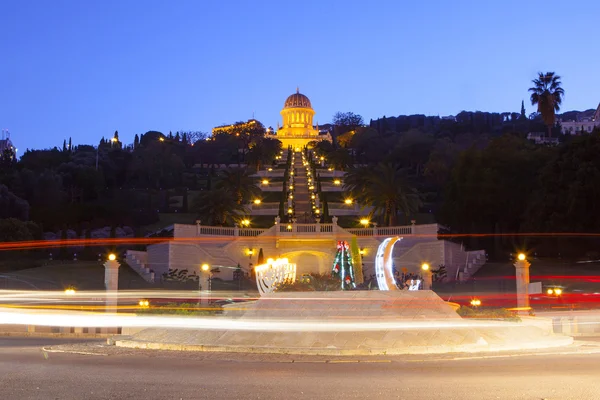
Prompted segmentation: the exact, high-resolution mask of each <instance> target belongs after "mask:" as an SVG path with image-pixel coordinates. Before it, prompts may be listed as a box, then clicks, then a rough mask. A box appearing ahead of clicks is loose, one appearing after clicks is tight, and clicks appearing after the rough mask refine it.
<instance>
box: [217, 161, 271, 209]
mask: <svg viewBox="0 0 600 400" xmlns="http://www.w3.org/2000/svg"><path fill="white" fill-rule="evenodd" d="M215 187H216V188H217V189H223V190H225V191H226V192H227V193H229V195H230V196H231V197H233V199H234V201H235V202H236V203H237V204H245V203H248V202H249V201H250V200H251V199H253V198H255V197H258V196H259V195H260V193H261V190H260V189H259V188H258V186H256V180H255V179H254V178H253V177H252V176H251V174H250V171H248V170H247V169H245V168H239V167H238V168H229V169H226V170H223V171H221V172H220V173H219V175H218V181H217V183H216V185H215Z"/></svg>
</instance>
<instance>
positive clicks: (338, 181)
mask: <svg viewBox="0 0 600 400" xmlns="http://www.w3.org/2000/svg"><path fill="white" fill-rule="evenodd" d="M333 184H334V185H337V186H339V185H341V184H342V181H340V180H339V179H336V180H335V181H333Z"/></svg>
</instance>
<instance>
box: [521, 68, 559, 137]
mask: <svg viewBox="0 0 600 400" xmlns="http://www.w3.org/2000/svg"><path fill="white" fill-rule="evenodd" d="M533 85H534V86H533V87H531V88H529V91H530V92H531V104H532V105H537V107H538V112H539V113H541V114H542V119H543V120H544V123H545V124H546V126H547V127H548V136H552V127H553V126H554V122H555V120H556V112H557V111H559V110H560V104H561V103H562V98H563V96H564V95H565V91H564V90H563V88H562V87H561V81H560V76H558V75H556V74H555V73H554V72H546V73H545V74H544V73H542V72H539V73H538V77H537V78H536V79H534V80H533Z"/></svg>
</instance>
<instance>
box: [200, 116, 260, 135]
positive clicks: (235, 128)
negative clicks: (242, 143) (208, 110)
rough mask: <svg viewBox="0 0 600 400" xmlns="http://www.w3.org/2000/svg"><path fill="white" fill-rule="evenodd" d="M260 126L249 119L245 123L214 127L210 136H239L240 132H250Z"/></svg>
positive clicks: (255, 121)
mask: <svg viewBox="0 0 600 400" xmlns="http://www.w3.org/2000/svg"><path fill="white" fill-rule="evenodd" d="M261 125H262V124H261V123H260V122H259V121H257V120H255V119H249V120H248V121H246V122H236V123H235V124H230V125H221V126H216V127H214V128H213V129H212V135H213V136H215V135H218V134H223V133H225V134H228V135H238V136H239V133H240V132H250V131H252V130H254V129H256V128H257V127H259V126H261Z"/></svg>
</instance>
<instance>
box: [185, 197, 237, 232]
mask: <svg viewBox="0 0 600 400" xmlns="http://www.w3.org/2000/svg"><path fill="white" fill-rule="evenodd" d="M191 211H192V212H194V213H196V214H197V215H198V218H200V219H201V220H202V221H206V225H212V226H225V225H228V226H231V225H233V224H234V223H235V222H237V221H238V220H239V218H240V215H244V214H247V213H248V209H247V208H246V207H245V206H244V205H243V204H238V203H237V202H236V201H235V199H234V198H233V197H232V196H231V194H230V193H229V192H228V191H227V190H225V189H216V190H210V191H205V192H202V193H200V194H199V195H198V196H197V197H196V198H195V199H194V202H193V203H192V206H191Z"/></svg>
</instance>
